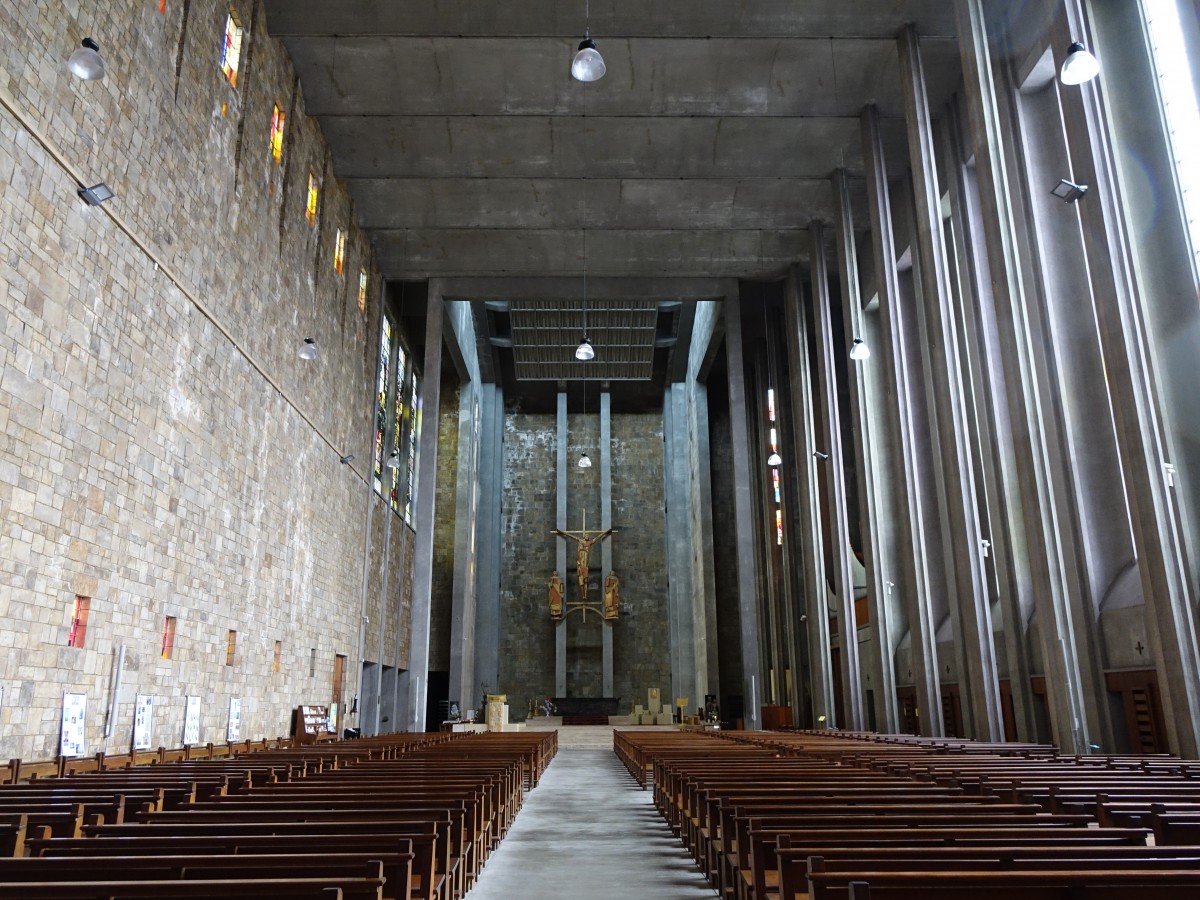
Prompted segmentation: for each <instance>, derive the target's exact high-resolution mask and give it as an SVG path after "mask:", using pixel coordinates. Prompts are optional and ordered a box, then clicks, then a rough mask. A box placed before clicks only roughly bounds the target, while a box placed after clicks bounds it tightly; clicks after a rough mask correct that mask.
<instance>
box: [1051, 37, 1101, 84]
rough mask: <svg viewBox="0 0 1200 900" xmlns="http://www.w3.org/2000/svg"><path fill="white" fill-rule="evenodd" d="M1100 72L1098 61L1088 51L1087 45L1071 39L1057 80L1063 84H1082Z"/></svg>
mask: <svg viewBox="0 0 1200 900" xmlns="http://www.w3.org/2000/svg"><path fill="white" fill-rule="evenodd" d="M1099 74H1100V63H1099V62H1097V61H1096V57H1094V56H1092V54H1091V53H1089V52H1088V49H1087V47H1085V46H1083V44H1082V43H1080V42H1079V41H1072V42H1071V46H1070V47H1068V48H1067V58H1066V59H1064V60H1063V64H1062V69H1061V70H1060V71H1059V73H1058V80H1059V81H1061V82H1062V83H1063V84H1083V83H1084V82H1085V81H1091V80H1092V79H1093V78H1095V77H1096V76H1097V75H1099Z"/></svg>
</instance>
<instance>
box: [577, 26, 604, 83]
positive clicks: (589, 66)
mask: <svg viewBox="0 0 1200 900" xmlns="http://www.w3.org/2000/svg"><path fill="white" fill-rule="evenodd" d="M607 71H608V69H607V67H606V66H605V65H604V57H603V56H601V55H600V51H599V50H597V49H596V42H595V41H593V40H592V39H591V37H585V38H584V39H583V40H582V41H580V42H579V52H577V53H576V54H575V58H574V59H573V60H571V77H572V78H574V79H575V80H576V81H585V82H586V81H599V80H600V79H601V78H603V77H604V73H605V72H607Z"/></svg>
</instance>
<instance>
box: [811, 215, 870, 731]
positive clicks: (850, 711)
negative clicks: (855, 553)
mask: <svg viewBox="0 0 1200 900" xmlns="http://www.w3.org/2000/svg"><path fill="white" fill-rule="evenodd" d="M808 233H809V237H810V238H811V240H812V261H811V263H810V266H811V273H810V274H811V277H812V298H813V311H814V312H815V314H816V315H815V319H814V325H815V329H816V338H817V387H818V390H819V394H820V404H819V408H820V410H821V437H820V440H819V443H820V444H821V446H822V449H823V450H824V452H825V453H828V454H829V459H827V460H825V466H826V467H827V471H826V473H825V505H826V508H827V509H828V510H829V529H830V531H831V534H828V535H826V540H828V541H829V547H830V550H831V551H832V553H831V557H832V560H833V589H834V592H835V593H836V594H837V598H838V603H839V609H838V624H839V626H840V627H839V629H838V631H839V634H840V636H841V647H842V653H841V667H842V702H843V711H844V713H845V717H846V721H844V722H842V723H840V724H841V726H842V727H844V728H852V729H854V730H855V731H862V730H863V728H864V727H865V725H864V721H863V698H862V676H861V674H860V672H859V661H858V619H857V617H856V616H855V613H854V576H853V575H851V574H850V521H849V519H850V517H849V515H848V513H847V511H846V467H845V462H844V460H843V459H842V423H841V412H840V409H839V406H838V385H837V366H836V364H835V363H834V348H833V310H832V309H831V301H830V299H829V269H828V265H827V263H826V261H825V228H824V226H823V225H822V224H821V223H820V222H815V221H814V222H812V223H811V224H810V225H809V226H808Z"/></svg>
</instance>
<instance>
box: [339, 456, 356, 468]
mask: <svg viewBox="0 0 1200 900" xmlns="http://www.w3.org/2000/svg"><path fill="white" fill-rule="evenodd" d="M341 462H342V465H343V466H348V465H349V464H350V463H352V462H354V454H353V453H347V454H346V455H345V456H343V457H341Z"/></svg>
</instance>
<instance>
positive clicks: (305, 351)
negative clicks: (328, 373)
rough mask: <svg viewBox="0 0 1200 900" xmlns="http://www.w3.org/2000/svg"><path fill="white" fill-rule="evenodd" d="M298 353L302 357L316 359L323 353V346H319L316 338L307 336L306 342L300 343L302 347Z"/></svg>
mask: <svg viewBox="0 0 1200 900" xmlns="http://www.w3.org/2000/svg"><path fill="white" fill-rule="evenodd" d="M296 355H297V356H299V357H300V358H301V359H316V358H317V357H318V356H320V355H321V348H320V347H318V346H317V341H316V339H315V338H310V337H306V338H305V339H304V343H302V344H301V345H300V349H299V350H297V351H296Z"/></svg>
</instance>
